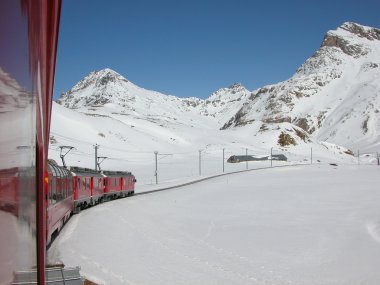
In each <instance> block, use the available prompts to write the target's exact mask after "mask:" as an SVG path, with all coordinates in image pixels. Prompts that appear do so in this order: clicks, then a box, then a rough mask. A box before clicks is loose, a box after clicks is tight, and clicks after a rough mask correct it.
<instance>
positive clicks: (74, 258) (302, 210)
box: [49, 164, 380, 285]
mask: <svg viewBox="0 0 380 285" xmlns="http://www.w3.org/2000/svg"><path fill="white" fill-rule="evenodd" d="M379 174H380V168H379V167H377V166H365V165H361V166H350V165H344V166H337V167H335V166H331V165H325V164H324V165H311V166H293V167H285V168H272V169H266V170H258V171H252V172H245V173H239V174H233V175H227V176H224V177H220V178H215V179H212V180H208V181H204V182H201V183H197V184H193V185H190V186H185V187H182V188H178V189H175V190H168V191H163V192H159V193H154V194H148V195H142V196H135V197H132V198H127V199H122V200H116V201H113V202H110V203H105V204H101V205H99V206H97V207H94V208H92V209H89V210H86V211H83V212H81V213H80V214H79V215H75V216H73V217H72V219H71V220H70V221H69V223H68V224H67V225H66V226H65V227H64V229H63V231H62V232H61V234H60V235H59V237H58V238H57V240H56V241H55V242H54V244H53V245H52V247H51V248H50V250H49V260H50V262H55V261H58V260H61V261H63V263H65V264H66V265H67V266H74V265H78V264H79V265H81V267H82V273H83V274H84V275H86V276H87V277H89V278H91V277H92V278H93V279H94V280H95V281H98V282H99V283H100V284H324V285H325V284H378V282H379V281H380V273H379V271H378V270H377V267H378V264H379V262H380V243H379V241H380V239H379V237H380V230H379V229H380V218H379V217H380V208H379V206H378V205H379V203H380V190H379V189H380V188H379V187H378V185H379V177H380V176H379Z"/></svg>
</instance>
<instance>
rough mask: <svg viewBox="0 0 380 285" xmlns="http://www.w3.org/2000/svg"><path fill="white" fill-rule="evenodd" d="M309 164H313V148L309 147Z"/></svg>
mask: <svg viewBox="0 0 380 285" xmlns="http://www.w3.org/2000/svg"><path fill="white" fill-rule="evenodd" d="M310 164H313V148H312V147H311V148H310Z"/></svg>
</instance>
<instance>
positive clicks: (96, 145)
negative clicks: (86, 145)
mask: <svg viewBox="0 0 380 285" xmlns="http://www.w3.org/2000/svg"><path fill="white" fill-rule="evenodd" d="M99 147H100V145H98V144H95V145H94V148H95V170H96V171H97V170H98V148H99Z"/></svg>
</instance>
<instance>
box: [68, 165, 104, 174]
mask: <svg viewBox="0 0 380 285" xmlns="http://www.w3.org/2000/svg"><path fill="white" fill-rule="evenodd" d="M70 171H71V172H73V173H75V174H91V175H99V176H100V175H101V173H100V171H98V170H95V169H91V168H85V167H79V166H70Z"/></svg>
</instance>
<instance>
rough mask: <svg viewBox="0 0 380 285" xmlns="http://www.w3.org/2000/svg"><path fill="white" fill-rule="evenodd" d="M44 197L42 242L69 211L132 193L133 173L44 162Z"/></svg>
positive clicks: (50, 236) (75, 210) (53, 232)
mask: <svg viewBox="0 0 380 285" xmlns="http://www.w3.org/2000/svg"><path fill="white" fill-rule="evenodd" d="M48 166H49V167H48V176H47V181H48V200H49V206H48V207H47V215H46V216H47V230H46V241H47V244H48V245H49V244H50V242H51V238H52V236H53V234H55V233H58V232H59V231H60V230H61V228H62V227H63V225H64V223H65V222H66V221H67V220H68V219H69V217H70V215H71V214H72V213H78V212H80V211H81V210H83V209H85V208H87V207H89V206H95V205H97V204H99V203H102V202H103V201H108V200H111V199H116V198H122V197H127V196H130V195H133V194H134V193H135V183H136V179H135V176H133V174H132V173H131V172H126V171H103V172H100V171H96V170H93V169H89V168H82V167H70V168H69V169H66V168H64V167H61V166H58V164H57V163H56V162H55V161H54V160H49V161H48Z"/></svg>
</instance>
